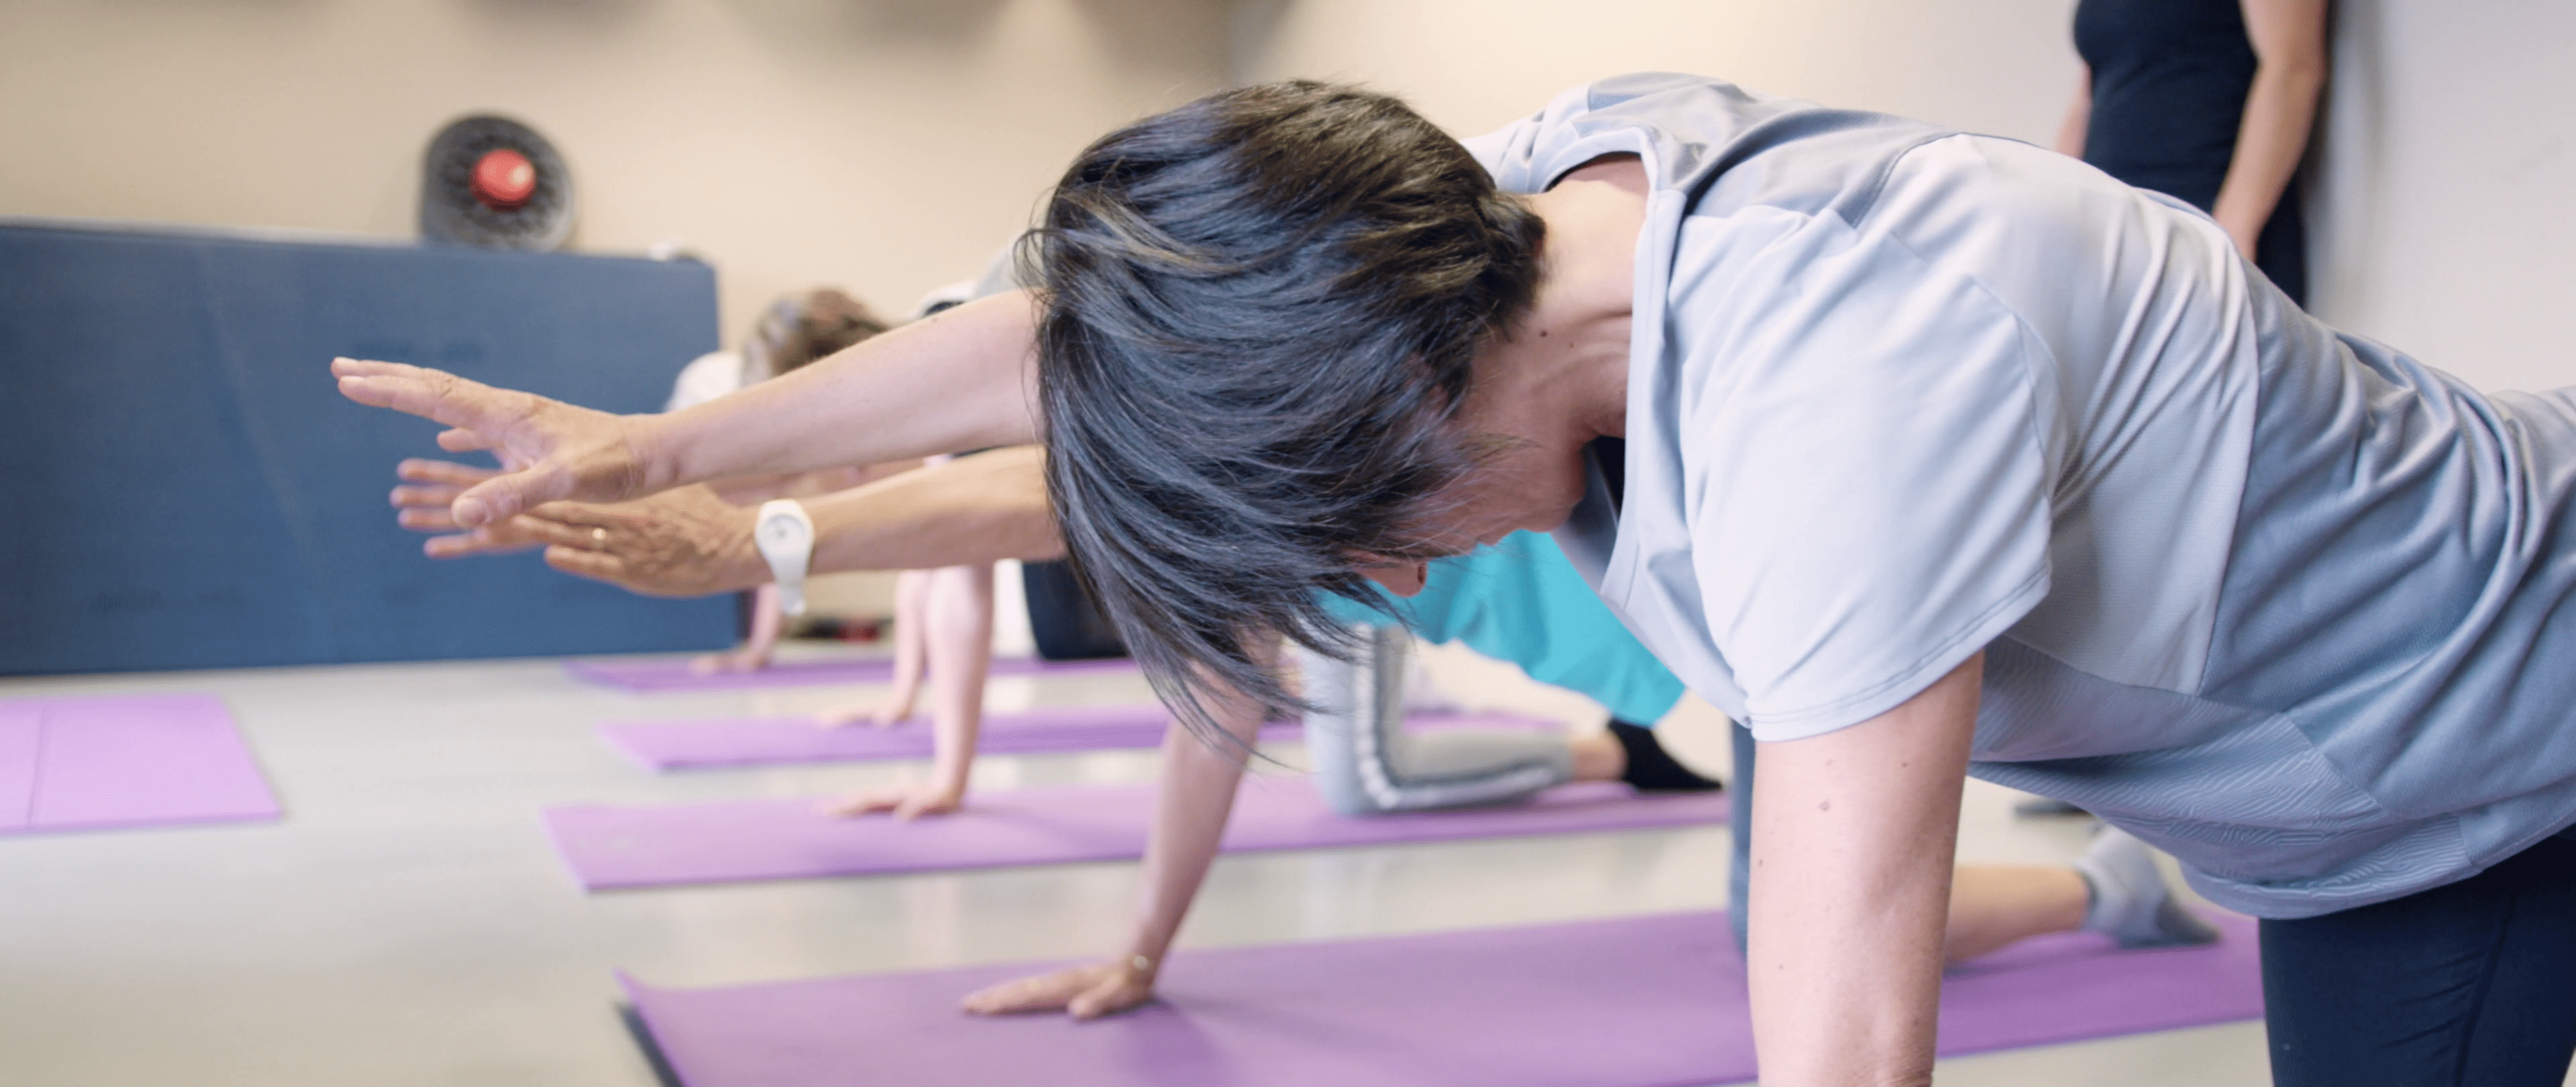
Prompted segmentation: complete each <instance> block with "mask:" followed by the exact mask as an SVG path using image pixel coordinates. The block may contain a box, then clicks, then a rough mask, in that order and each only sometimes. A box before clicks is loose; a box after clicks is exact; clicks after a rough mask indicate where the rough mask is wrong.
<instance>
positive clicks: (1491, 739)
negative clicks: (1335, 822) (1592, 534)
mask: <svg viewBox="0 0 2576 1087" xmlns="http://www.w3.org/2000/svg"><path fill="white" fill-rule="evenodd" d="M1325 606H1326V608H1327V609H1329V610H1330V611H1331V612H1332V613H1333V614H1334V617H1335V618H1337V619H1339V620H1341V621H1343V622H1345V623H1348V624H1350V625H1352V626H1353V627H1358V628H1365V629H1362V630H1359V631H1357V632H1356V633H1358V634H1359V650H1358V652H1356V653H1354V654H1352V655H1351V657H1350V659H1349V660H1335V659H1333V658H1332V657H1328V656H1325V655H1323V654H1320V653H1311V652H1310V653H1306V654H1304V657H1303V661H1302V663H1303V674H1304V677H1305V693H1306V698H1307V700H1308V702H1309V703H1311V704H1312V705H1313V706H1314V709H1313V710H1312V711H1311V712H1309V713H1308V714H1307V716H1306V751H1307V757H1308V760H1309V761H1310V762H1311V763H1312V769H1313V772H1314V775H1315V783H1316V786H1317V787H1318V788H1319V789H1320V790H1321V791H1322V793H1323V795H1324V799H1325V801H1326V803H1328V804H1330V805H1331V806H1332V807H1333V809H1334V810H1336V811H1339V812H1341V813H1342V814H1345V815H1376V814H1381V813H1385V812H1394V811H1418V810H1421V809H1425V808H1447V807H1457V806H1460V805H1465V804H1498V803H1504V802H1508V801H1512V800H1517V799H1520V798H1522V797H1526V796H1528V795H1530V794H1532V793H1535V792H1538V791H1539V790H1541V789H1545V788H1548V787H1549V786H1553V785H1562V784H1565V783H1566V782H1569V781H1587V780H1590V781H1611V780H1617V781H1625V782H1627V783H1629V784H1630V785H1633V786H1636V787H1637V788H1639V789H1645V790H1656V791H1667V790H1670V791H1683V790H1708V789H1715V788H1718V787H1719V785H1718V782H1716V781H1714V780H1711V779H1709V778H1706V777H1703V776H1701V775H1699V774H1697V773H1695V772H1693V771H1691V770H1690V769H1689V768H1688V767H1685V766H1683V765H1682V764H1681V763H1680V762H1678V761H1675V760H1674V759H1673V757H1672V756H1671V755H1669V754H1667V753H1666V752H1665V751H1664V748H1663V745H1662V744H1660V743H1658V742H1657V741H1656V740H1655V735H1654V732H1653V731H1652V728H1653V722H1655V721H1656V720H1657V719H1659V718H1661V717H1663V716H1664V714H1665V713H1666V712H1667V711H1670V710H1671V709H1672V708H1673V704H1674V703H1676V702H1679V701H1680V700H1681V696H1682V689H1683V688H1682V682H1681V680H1680V679H1678V678H1675V677H1674V675H1673V674H1672V672H1670V671H1669V670H1667V669H1665V668H1664V666H1663V665H1662V664H1661V663H1659V662H1658V661H1656V660H1655V657H1654V654H1652V653H1649V652H1647V651H1646V647H1645V646H1643V645H1641V644H1639V643H1638V642H1637V639H1636V637H1635V636H1634V635H1631V634H1629V633H1628V630H1627V628H1626V627H1624V626H1622V625H1620V623H1619V620H1618V619H1617V617H1615V616H1613V615H1611V614H1610V610H1609V609H1608V608H1606V607H1604V606H1602V604H1601V599H1600V598H1599V597H1598V596H1595V595H1593V592H1592V590H1591V588H1590V587H1589V586H1587V585H1585V584H1584V582H1583V578H1582V575H1580V574H1577V573H1576V572H1575V570H1574V566H1573V564H1572V563H1569V562H1567V561H1566V558H1565V555H1564V553H1563V552H1561V551H1558V550H1557V548H1556V543H1555V541H1553V540H1551V539H1549V538H1548V537H1546V536H1542V535H1539V534H1536V533H1530V532H1517V533H1513V534H1512V535H1510V536H1507V537H1505V538H1504V539H1503V540H1502V542H1500V543H1498V544H1496V545H1494V546H1492V547H1487V548H1480V549H1478V550H1477V551H1475V552H1473V553H1470V554H1466V555H1459V556H1455V557H1452V558H1446V559H1442V560H1440V561H1438V562H1436V563H1433V564H1432V566H1431V571H1430V575H1429V577H1428V578H1427V579H1426V581H1425V585H1424V588H1423V591H1422V592H1421V593H1419V594H1417V595H1415V596H1413V597H1411V598H1409V599H1408V598H1399V597H1395V596H1392V595H1389V594H1387V593H1385V592H1384V591H1383V590H1380V591H1379V592H1378V594H1377V599H1376V600H1375V601H1374V602H1361V601H1355V600H1349V599H1345V598H1342V597H1338V596H1335V597H1330V598H1328V599H1327V600H1326V603H1325ZM1408 630H1409V631H1410V632H1411V633H1410V635H1408V633H1407V631H1408ZM1414 636H1419V637H1421V638H1423V639H1424V640H1427V641H1431V642H1462V643H1464V644H1465V645H1466V646H1467V647H1468V648H1469V649H1473V650H1475V651H1476V652H1478V653H1481V654H1484V655H1485V656H1488V657H1492V658H1494V659H1495V660H1499V661H1504V662H1507V663H1510V664H1514V665H1517V666H1519V668H1520V669H1521V671H1523V672H1525V673H1527V674H1528V675H1529V677H1530V678H1531V679H1535V680H1537V681H1539V682H1541V683H1546V684H1549V685H1551V686H1556V687H1563V688H1565V689H1567V690H1570V691H1573V692H1575V693H1577V694H1580V695H1583V696H1585V697H1587V698H1590V699H1592V700H1593V701H1595V702H1599V703H1601V705H1602V706H1603V707H1604V708H1606V709H1608V710H1609V711H1610V725H1609V727H1608V728H1607V729H1603V730H1595V731H1580V732H1573V733H1559V732H1555V731H1541V730H1531V729H1509V730H1506V729H1474V728H1464V727H1460V728H1443V729H1437V730H1430V731H1423V732H1407V731H1405V730H1404V728H1403V721H1404V710H1405V703H1406V698H1405V686H1406V680H1407V669H1406V667H1405V660H1406V657H1407V654H1408V651H1409V649H1410V647H1411V643H1412V639H1413V637H1414Z"/></svg>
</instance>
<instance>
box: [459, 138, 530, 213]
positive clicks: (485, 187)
mask: <svg viewBox="0 0 2576 1087" xmlns="http://www.w3.org/2000/svg"><path fill="white" fill-rule="evenodd" d="M536 191H537V167H536V164H534V163H531V162H529V161H528V156H526V155H522V154H520V153H518V152H516V151H512V150H510V149H508V148H506V147H505V148H502V149H500V150H497V151H486V152H484V153H483V157H482V158H480V159H477V160H475V163H474V199H475V200H477V201H480V202H481V203H482V204H483V206H484V207H487V208H491V209H492V210H494V211H517V210H518V209H519V207H520V206H521V205H524V204H526V203H527V202H528V198H529V197H530V196H534V195H536Z"/></svg>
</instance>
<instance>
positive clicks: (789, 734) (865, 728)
mask: <svg viewBox="0 0 2576 1087" xmlns="http://www.w3.org/2000/svg"><path fill="white" fill-rule="evenodd" d="M1170 720H1171V714H1170V713H1169V712H1168V711H1166V710H1164V709H1163V707H1162V706H1161V705H1159V704H1151V705H1141V706H1049V707H1045V708H1041V709H1034V710H1022V711H1019V712H1015V713H993V714H987V715H985V718H984V728H983V731H982V732H981V733H980V734H979V735H978V736H977V738H976V744H975V747H976V750H978V751H981V752H983V753H985V754H988V755H1035V754H1048V753H1055V752H1067V751H1110V750H1116V749H1119V748H1137V747H1154V746H1156V745H1158V744H1161V743H1162V742H1163V729H1164V726H1165V725H1166V724H1167V723H1169V721H1170ZM1405 726H1406V727H1407V728H1455V727H1460V726H1469V727H1477V728H1524V729H1536V728H1551V727H1555V726H1554V725H1553V724H1552V723H1550V722H1546V721H1540V720H1537V719H1535V718H1529V717H1522V716H1519V715H1517V714H1509V713H1435V714H1415V715H1414V716H1413V717H1411V718H1408V719H1407V720H1406V721H1405ZM1300 731H1301V730H1300V727H1299V726H1298V725H1296V724H1294V723H1290V722H1280V723H1278V724H1274V725H1271V726H1268V727H1265V728H1263V729H1262V730H1261V735H1262V738H1263V739H1269V740H1294V739H1296V738H1297V737H1298V735H1299V734H1300ZM599 737H600V739H603V740H606V741H608V745H609V746H610V747H613V748H616V749H617V750H618V752H619V753H621V754H623V755H625V756H626V757H627V758H630V759H633V760H635V762H636V763H637V764H639V765H641V766H643V767H644V768H645V769H647V770H691V769H700V768H708V767H722V766H767V765H776V764H780V763H808V762H865V761H869V760H876V759H926V758H929V757H930V755H931V737H930V723H929V722H927V721H921V720H913V721H906V722H903V723H901V724H898V725H894V726H892V727H889V728H878V727H875V726H873V725H867V724H857V725H845V726H842V727H840V728H824V727H822V726H821V725H817V724H815V723H814V720H813V719H812V718H810V717H733V718H719V719H716V720H691V721H624V722H614V723H609V724H603V725H601V726H599Z"/></svg>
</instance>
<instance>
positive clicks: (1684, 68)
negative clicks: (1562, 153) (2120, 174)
mask: <svg viewBox="0 0 2576 1087" xmlns="http://www.w3.org/2000/svg"><path fill="white" fill-rule="evenodd" d="M2073 11H2074V3H2073V0H1950V2H1944V3H1924V2H1921V0H1793V2H1792V0H1585V2H1580V3H1576V2H1566V0H1554V2H1551V0H1248V2H1244V3H1239V4H1237V5H1236V10H1235V25H1234V63H1235V74H1236V76H1237V78H1239V79H1244V80H1267V79H1284V78H1289V77H1292V76H1309V77H1316V78H1334V79H1357V80H1361V81H1364V82H1367V83H1370V84H1372V85H1374V86H1376V87H1378V88H1380V89H1383V90H1387V91H1392V92H1394V93H1397V94H1401V95H1404V96H1405V97H1406V98H1407V99H1409V100H1410V101H1412V102H1413V104H1414V105H1415V107H1416V108H1419V109H1421V110H1422V111H1423V112H1424V113H1425V114H1426V115H1427V116H1429V117H1430V118H1431V119H1432V120H1434V121H1436V122H1438V123H1440V124H1442V125H1444V126H1447V127H1448V128H1450V129H1451V130H1453V131H1456V132H1459V133H1462V134H1466V133H1475V132H1483V131H1488V130H1491V129H1494V128H1498V127H1501V126H1502V125H1503V124H1504V123H1505V122H1507V121H1510V120H1511V119H1513V118H1515V117H1518V116H1521V115H1522V114H1525V113H1529V112H1532V111H1534V110H1536V109H1537V108H1538V107H1539V106H1541V105H1543V104H1545V103H1546V101H1547V100H1548V98H1549V97H1551V96H1553V95H1554V94H1555V93H1556V92H1558V91H1561V90H1564V89H1565V88H1567V87H1571V86H1575V85H1577V84H1580V83H1585V82H1589V81H1591V80H1594V79H1599V78H1601V77H1603V76H1607V75H1615V74H1618V73H1621V72H1633V71H1648V70H1662V71H1681V72H1697V73H1701V74H1705V75H1713V76H1719V77H1722V78H1726V79H1730V80H1733V81H1735V82H1738V83H1741V84H1743V85H1745V86H1747V87H1751V88H1753V89H1756V90H1760V91H1766V92H1769V93H1772V94H1786V95H1794V96H1797V97H1801V98H1810V99H1814V100H1816V101H1820V102H1827V103H1831V104H1833V105H1838V106H1850V107H1855V108H1860V109H1875V110H1883V111H1886V112H1890V113H1902V114H1906V115H1908V116H1913V117H1920V118H1922V119H1924V120H1928V121H1934V122H1938V123H1941V124H1945V125H1953V126H1957V127H1959V128H1964V129H1970V130H1974V131H1978V132H1990V133H1995V134H1998V135H2005V136H2014V137H2019V138H2022V139H2029V140H2036V141H2039V142H2043V143H2044V142H2046V141H2047V139H2048V138H2049V136H2050V135H2051V134H2052V133H2054V132H2055V131H2056V126H2057V121H2058V118H2059V117H2061V116H2062V115H2063V114H2064V111H2065V109H2066V104H2067V99H2068V96H2069V95H2070V94H2071V93H2072V92H2073V91H2074V89H2075V85H2076V73H2077V70H2078V69H2077V66H2076V59H2075V50H2074V46H2072V45H2071V44H2069V37H2068V29H2067V28H2068V25H2069V20H2070V19H2071V18H2072V17H2073V15H2072V13H2073Z"/></svg>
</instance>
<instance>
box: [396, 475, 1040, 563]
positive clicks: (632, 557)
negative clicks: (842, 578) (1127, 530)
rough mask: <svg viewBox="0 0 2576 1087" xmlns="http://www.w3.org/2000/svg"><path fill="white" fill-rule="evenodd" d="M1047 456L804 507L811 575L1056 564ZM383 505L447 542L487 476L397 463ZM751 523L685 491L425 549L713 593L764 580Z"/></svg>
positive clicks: (573, 511)
mask: <svg viewBox="0 0 2576 1087" xmlns="http://www.w3.org/2000/svg"><path fill="white" fill-rule="evenodd" d="M1045 471H1046V453H1045V451H1044V450H1041V449H1039V448H1038V447H1036V446H1021V447H1018V448H1013V449H998V450H994V451H992V452H989V453H982V454H978V455H976V456H972V457H961V458H959V459H957V460H953V461H950V462H948V463H946V464H939V465H933V466H931V467H928V468H922V469H919V470H916V471H911V472H905V473H903V474H901V475H898V476H894V477H893V478H890V479H884V480H879V481H877V482H875V483H871V484H868V485H866V486H864V487H857V488H853V489H851V490H847V491H841V492H838V493H835V494H830V495H825V496H823V497H821V498H809V499H805V500H804V503H805V512H806V515H807V516H809V517H811V518H813V520H814V531H815V537H816V539H815V545H814V556H813V560H812V562H811V564H810V567H809V568H810V569H811V570H813V571H814V572H816V573H832V572H838V571H843V570H919V569H931V568H936V567H941V566H950V565H956V564H961V563H969V564H971V563H989V562H998V561H1000V560H1002V559H1049V558H1056V557H1059V556H1062V555H1063V554H1064V538H1063V536H1062V535H1060V534H1059V533H1058V532H1057V531H1056V525H1055V514H1054V511H1053V510H1051V509H1050V508H1049V507H1048V506H1047V496H1046V477H1045ZM399 474H400V475H401V476H402V478H403V479H404V480H406V481H407V485H405V486H402V487H397V488H395V489H394V492H393V503H394V505H396V506H398V507H402V514H401V520H402V523H403V525H404V526H405V527H408V528H413V529H419V530H421V531H428V532H447V531H452V530H454V529H455V528H456V527H457V525H456V523H455V521H454V520H453V518H452V517H451V516H450V514H449V504H450V503H451V502H452V501H453V500H454V499H455V497H456V495H457V494H458V493H459V492H460V491H461V490H462V489H463V488H465V487H468V486H471V485H473V484H475V483H477V482H480V481H482V480H485V479H488V478H490V477H491V475H492V473H491V472H490V471H488V470H486V469H480V468H471V467H467V466H465V465H460V464H452V463H448V462H445V461H431V460H408V461H404V462H403V463H402V466H401V468H400V469H399ZM752 515H753V510H752V509H751V508H749V507H744V506H735V505H732V504H729V503H726V502H724V501H722V500H720V499H718V498H717V497H716V496H715V495H714V494H713V493H711V492H709V491H708V490H707V489H705V488H703V487H689V488H683V489H681V490H676V491H671V492H667V493H665V494H660V495H656V496H654V497H651V498H647V499H643V500H641V501H636V502H626V503H619V504H615V505H591V504H587V503H571V502H565V503H554V504H550V505H547V506H543V507H540V508H539V509H538V510H537V511H536V512H535V513H532V514H528V515H524V516H521V517H518V518H515V519H513V520H511V521H507V522H504V523H502V524H499V525H494V526H486V527H484V528H480V529H475V530H473V531H470V532H464V533H460V534H456V535H447V536H439V537H436V538H433V539H431V540H430V541H429V542H428V544H427V545H426V546H425V550H427V551H428V553H429V554H430V555H431V556H433V557H437V558H458V557H462V556H466V555H476V554H486V553H492V552H498V551H506V550H514V549H519V548H525V547H529V546H534V545H538V544H544V545H547V550H546V561H547V562H548V563H551V564H553V565H554V567H555V568H556V569H559V570H562V571H564V572H566V573H571V574H578V575H580V576H583V577H588V578H594V579H597V580H600V581H606V582H609V583H611V584H615V585H619V586H622V587H624V588H627V589H630V590H633V591H635V592H639V593H649V594H652V595H656V596H696V595H703V594H706V593H715V592H726V591H729V590H734V589H741V588H747V587H750V586H753V585H758V584H762V583H764V582H767V581H768V580H769V567H768V566H767V565H766V564H764V563H763V562H762V561H761V559H760V555H759V552H758V551H757V550H755V549H754V548H753V547H752V543H751V522H752Z"/></svg>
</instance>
